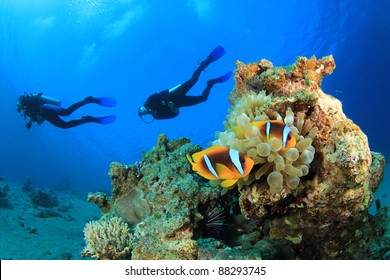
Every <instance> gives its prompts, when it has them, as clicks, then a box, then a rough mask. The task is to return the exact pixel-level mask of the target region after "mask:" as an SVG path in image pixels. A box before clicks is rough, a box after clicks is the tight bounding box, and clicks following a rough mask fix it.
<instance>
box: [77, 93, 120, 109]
mask: <svg viewBox="0 0 390 280" xmlns="http://www.w3.org/2000/svg"><path fill="white" fill-rule="evenodd" d="M84 100H85V101H86V102H88V103H96V104H98V105H102V106H106V107H115V105H116V100H115V99H114V98H111V97H100V98H97V97H92V96H88V97H86V98H85V99H84Z"/></svg>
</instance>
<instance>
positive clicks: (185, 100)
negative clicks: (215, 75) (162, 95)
mask: <svg viewBox="0 0 390 280" xmlns="http://www.w3.org/2000/svg"><path fill="white" fill-rule="evenodd" d="M212 87H213V84H211V83H208V84H207V86H206V88H205V89H204V90H203V92H202V95H200V96H187V95H186V96H182V97H181V98H179V99H177V100H176V101H175V106H176V107H188V106H193V105H196V104H199V103H202V102H205V101H206V100H207V99H208V98H209V95H210V91H211V88H212Z"/></svg>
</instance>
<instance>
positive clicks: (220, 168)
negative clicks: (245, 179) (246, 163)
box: [215, 163, 235, 179]
mask: <svg viewBox="0 0 390 280" xmlns="http://www.w3.org/2000/svg"><path fill="white" fill-rule="evenodd" d="M215 171H217V174H218V176H219V178H221V179H223V178H225V179H232V178H234V176H235V174H234V172H233V171H231V170H230V169H229V168H228V167H227V166H226V165H224V164H222V163H217V164H215Z"/></svg>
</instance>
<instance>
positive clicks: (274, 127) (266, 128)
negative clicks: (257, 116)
mask: <svg viewBox="0 0 390 280" xmlns="http://www.w3.org/2000/svg"><path fill="white" fill-rule="evenodd" d="M251 125H253V126H256V127H257V128H258V129H259V131H260V138H261V140H262V141H263V142H269V140H270V139H272V138H276V139H280V140H282V145H283V148H292V147H295V145H296V143H297V140H296V138H295V136H294V134H293V133H292V131H291V129H290V127H289V126H288V125H286V124H285V123H284V122H282V121H278V120H266V121H256V122H251ZM235 133H236V135H237V137H239V138H244V137H245V134H244V131H243V130H242V129H240V128H238V127H236V128H235Z"/></svg>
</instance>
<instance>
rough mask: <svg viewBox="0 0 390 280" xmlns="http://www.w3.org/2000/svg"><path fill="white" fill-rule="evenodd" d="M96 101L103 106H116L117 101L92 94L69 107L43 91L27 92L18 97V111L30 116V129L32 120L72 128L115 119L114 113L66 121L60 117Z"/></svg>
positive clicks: (109, 121)
mask: <svg viewBox="0 0 390 280" xmlns="http://www.w3.org/2000/svg"><path fill="white" fill-rule="evenodd" d="M90 103H95V104H98V105H102V106H107V107H114V106H115V105H116V101H115V99H114V98H109V97H103V98H95V97H92V96H88V97H86V98H85V99H84V100H82V101H80V102H76V103H74V104H72V105H70V106H69V107H68V108H66V109H65V108H62V107H61V101H60V100H58V99H55V98H52V97H49V96H45V95H43V93H37V94H27V93H25V94H24V95H22V96H19V98H18V104H17V111H18V112H19V113H20V114H21V115H22V116H23V117H24V118H25V119H26V118H27V117H29V118H30V120H29V122H28V123H27V124H26V127H27V129H30V127H31V124H32V122H36V123H38V125H41V124H42V123H43V122H44V121H48V122H49V123H51V124H52V125H54V126H57V127H60V128H65V129H66V128H71V127H75V126H78V125H81V124H85V123H99V124H109V123H112V122H114V121H115V119H116V117H115V116H114V115H111V116H105V117H91V116H83V117H82V118H81V119H77V120H70V121H64V120H63V119H61V118H60V117H65V116H69V115H70V114H72V113H73V112H74V111H75V110H77V109H78V108H80V107H82V106H84V105H86V104H90Z"/></svg>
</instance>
